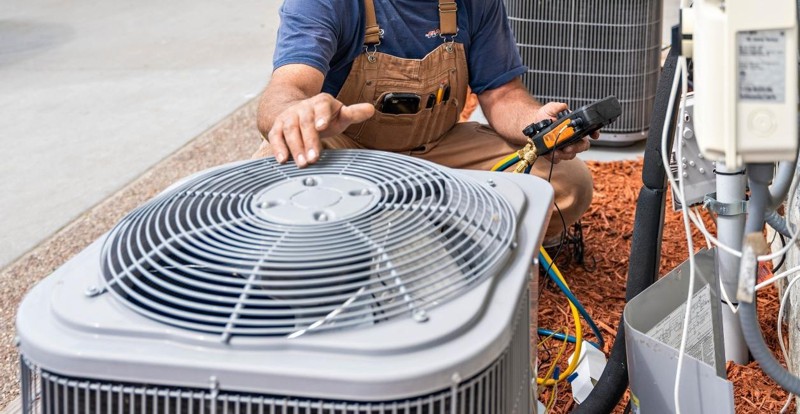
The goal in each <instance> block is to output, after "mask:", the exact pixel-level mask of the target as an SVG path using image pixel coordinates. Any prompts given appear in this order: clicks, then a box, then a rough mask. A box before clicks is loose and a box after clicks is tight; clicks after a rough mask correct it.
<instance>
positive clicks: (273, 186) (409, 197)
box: [101, 150, 516, 341]
mask: <svg viewBox="0 0 800 414" xmlns="http://www.w3.org/2000/svg"><path fill="white" fill-rule="evenodd" d="M270 210H274V211H273V212H270ZM515 221H516V220H515V215H514V212H513V211H512V209H511V207H510V205H509V204H508V202H507V201H505V200H504V199H503V198H502V197H500V196H499V195H498V194H496V193H495V192H494V191H492V190H490V189H488V188H485V187H484V186H481V185H479V184H478V183H476V182H474V181H472V180H470V179H466V178H462V176H460V175H456V174H453V173H451V172H449V171H448V170H445V169H442V168H441V167H438V166H436V165H435V164H432V163H429V162H426V161H421V160H417V159H414V158H410V157H404V156H399V155H394V154H390V153H382V152H376V151H359V150H344V151H326V152H325V153H324V154H323V156H322V157H321V159H320V161H319V162H318V163H317V164H315V165H314V166H312V167H309V168H306V169H302V170H301V169H297V168H296V167H295V166H294V165H292V164H286V165H279V164H277V163H276V162H275V161H274V160H273V159H263V160H256V161H251V162H247V163H243V164H238V165H233V166H227V167H222V168H220V169H217V170H213V171H211V172H209V173H205V174H202V175H200V176H197V177H194V178H192V179H190V180H188V181H187V182H186V183H184V184H183V185H181V186H179V187H177V188H175V189H174V190H172V191H170V192H168V193H164V194H162V195H160V196H158V197H156V198H154V199H153V200H151V201H150V202H148V203H146V204H144V205H143V206H141V207H139V208H138V209H136V210H135V211H133V212H132V213H130V214H129V215H128V216H127V217H125V218H124V219H123V220H122V221H121V222H120V223H119V224H118V225H117V226H116V227H115V228H114V230H113V231H112V232H111V234H110V235H109V237H108V239H107V240H106V243H105V245H104V246H103V255H102V259H101V260H102V270H103V277H104V280H105V290H108V291H110V292H112V293H113V294H114V295H115V296H116V297H117V298H118V299H119V300H120V301H121V302H122V303H124V304H125V305H127V306H128V307H130V308H131V309H133V310H134V311H136V312H139V313H141V314H143V315H145V316H147V317H149V318H152V319H154V320H157V321H160V322H163V323H167V324H170V325H174V326H178V327H182V328H186V329H190V330H194V331H201V332H207V333H214V334H218V335H220V338H221V339H222V340H223V341H228V340H229V339H230V338H231V337H232V336H237V335H241V336H274V335H287V336H290V337H296V336H299V335H302V334H304V333H307V332H310V331H323V330H329V329H334V328H344V327H353V326H359V325H372V324H376V323H382V322H384V321H387V320H389V319H392V318H396V317H403V316H405V317H408V316H412V315H415V314H416V315H417V316H418V317H419V316H420V312H421V311H422V310H424V309H427V308H430V307H432V306H435V305H437V304H440V303H442V302H443V301H446V300H447V299H449V298H452V297H455V296H457V295H460V294H462V293H463V292H464V291H465V290H467V289H469V288H470V287H472V286H475V285H476V284H478V283H480V282H481V281H483V280H485V279H486V278H488V277H491V276H492V275H493V274H494V273H495V272H496V271H497V269H498V267H499V266H501V265H502V264H503V263H504V262H505V260H506V258H507V257H508V255H509V254H510V250H511V246H512V244H513V239H514V236H515V228H516V223H515Z"/></svg>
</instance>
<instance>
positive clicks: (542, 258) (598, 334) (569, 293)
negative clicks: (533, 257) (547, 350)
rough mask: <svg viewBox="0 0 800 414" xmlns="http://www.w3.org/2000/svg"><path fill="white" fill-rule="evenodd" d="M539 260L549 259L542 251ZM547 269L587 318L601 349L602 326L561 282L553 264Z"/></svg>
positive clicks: (549, 274)
mask: <svg viewBox="0 0 800 414" xmlns="http://www.w3.org/2000/svg"><path fill="white" fill-rule="evenodd" d="M539 261H540V262H542V263H547V260H545V258H544V256H542V254H541V253H539ZM547 270H548V272H547V275H548V276H550V280H552V281H553V282H555V283H556V285H557V286H558V288H559V289H561V293H563V294H564V296H566V297H567V299H569V301H570V302H572V304H573V305H575V308H577V309H578V313H580V314H581V316H583V319H585V320H586V323H588V324H589V327H590V328H591V329H592V332H593V333H594V335H595V336H596V337H597V340H598V342H599V343H600V349H602V348H603V347H605V341H604V340H603V335H602V334H601V333H600V328H598V327H597V324H595V323H594V320H593V319H592V317H591V316H589V312H587V311H586V308H584V307H583V305H582V304H581V302H580V301H579V300H578V298H576V297H575V295H573V294H572V291H570V290H569V288H567V287H566V286H565V285H564V284H563V283H561V280H559V279H558V276H556V273H555V271H553V268H552V266H548V268H547ZM562 339H563V337H562Z"/></svg>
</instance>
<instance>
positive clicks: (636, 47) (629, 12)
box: [505, 0, 662, 134]
mask: <svg viewBox="0 0 800 414" xmlns="http://www.w3.org/2000/svg"><path fill="white" fill-rule="evenodd" d="M505 5H506V8H507V10H508V16H509V21H510V25H511V29H512V30H513V32H514V35H515V37H516V41H517V46H518V48H519V52H520V55H521V57H522V61H523V63H524V64H525V65H526V66H528V72H527V73H525V74H524V75H523V76H522V80H523V82H524V83H525V86H526V87H527V88H528V89H529V90H530V91H531V93H533V94H534V95H536V97H537V98H539V99H540V100H542V101H543V102H551V101H556V102H566V103H567V104H569V106H570V107H571V108H579V107H581V106H584V105H587V104H589V103H592V102H595V101H597V100H599V99H603V98H605V97H606V96H609V95H615V96H616V97H617V99H618V100H619V102H620V104H621V105H622V115H621V116H620V117H619V119H618V120H617V121H616V122H614V123H613V124H611V125H609V126H607V127H605V128H603V131H604V132H607V133H620V134H626V133H635V132H640V131H646V130H647V129H648V128H649V127H650V116H651V112H652V109H653V102H654V101H655V95H656V84H657V82H658V75H659V73H660V68H661V61H660V52H661V20H662V0H657V1H653V0H581V1H577V0H569V1H562V0H541V1H530V0H505Z"/></svg>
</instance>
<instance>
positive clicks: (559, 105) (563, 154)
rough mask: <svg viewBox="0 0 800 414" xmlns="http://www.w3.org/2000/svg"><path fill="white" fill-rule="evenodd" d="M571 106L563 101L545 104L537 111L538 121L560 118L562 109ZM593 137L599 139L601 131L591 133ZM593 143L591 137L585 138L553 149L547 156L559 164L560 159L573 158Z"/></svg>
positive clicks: (564, 109)
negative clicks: (590, 142)
mask: <svg viewBox="0 0 800 414" xmlns="http://www.w3.org/2000/svg"><path fill="white" fill-rule="evenodd" d="M568 108H569V107H568V106H567V104H565V103H563V102H550V103H548V104H546V105H543V106H542V107H541V108H539V110H538V111H537V113H536V115H537V116H536V122H539V121H541V120H543V119H551V120H553V121H555V120H556V119H558V113H559V112H562V111H566V110H567V109H568ZM591 137H592V139H597V138H599V137H600V132H599V131H595V132H593V133H592V135H591ZM590 146H591V144H589V138H583V139H581V140H580V141H577V142H575V143H572V144H570V145H567V146H566V147H562V148H559V149H557V150H555V151H553V152H552V153H551V154H548V155H546V156H545V157H544V158H546V159H547V160H549V161H552V162H553V164H558V163H559V162H560V161H564V160H571V159H573V158H575V156H576V155H578V154H579V153H581V152H583V151H586V150H588V149H589V147H590Z"/></svg>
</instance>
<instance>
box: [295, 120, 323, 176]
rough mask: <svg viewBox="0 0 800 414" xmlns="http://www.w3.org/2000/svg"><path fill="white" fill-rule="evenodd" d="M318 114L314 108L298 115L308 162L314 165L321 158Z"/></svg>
mask: <svg viewBox="0 0 800 414" xmlns="http://www.w3.org/2000/svg"><path fill="white" fill-rule="evenodd" d="M315 118H316V114H315V112H314V110H313V108H312V107H309V108H308V109H304V110H301V111H300V112H299V113H298V120H299V122H300V134H301V138H302V139H303V147H304V149H305V151H306V152H305V157H306V161H307V162H308V163H309V164H313V163H314V162H315V161H317V158H318V157H319V147H320V144H319V133H318V132H317V128H316V127H315Z"/></svg>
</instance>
